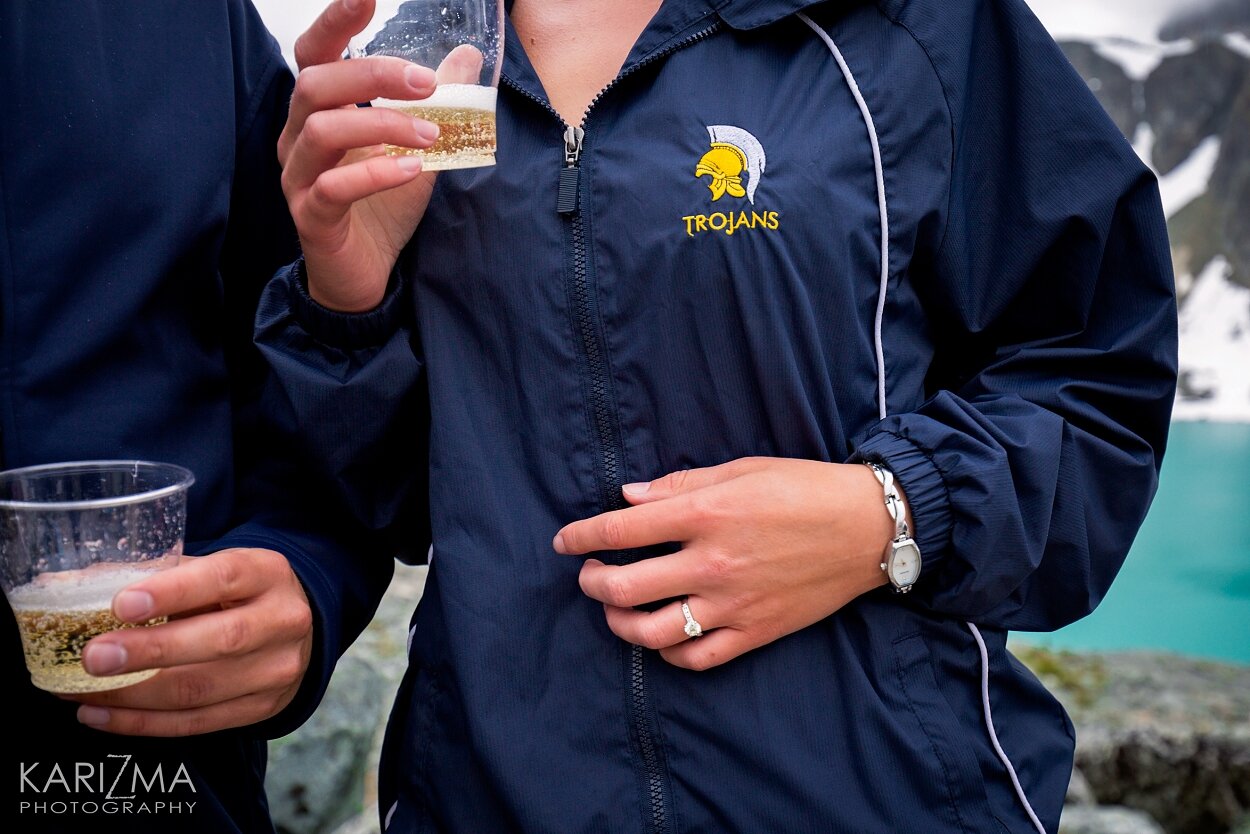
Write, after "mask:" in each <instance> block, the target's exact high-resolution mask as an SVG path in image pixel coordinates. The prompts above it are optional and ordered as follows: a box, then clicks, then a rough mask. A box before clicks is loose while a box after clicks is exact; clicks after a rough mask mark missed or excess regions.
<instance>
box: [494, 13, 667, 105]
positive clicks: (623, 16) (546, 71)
mask: <svg viewBox="0 0 1250 834" xmlns="http://www.w3.org/2000/svg"><path fill="white" fill-rule="evenodd" d="M660 2H661V0H516V1H515V2H514V3H513V5H512V14H511V18H512V26H513V28H514V29H516V32H517V35H518V36H520V38H521V42H522V43H523V44H524V45H525V52H526V54H527V55H528V56H529V59H530V63H532V64H533V65H534V70H535V71H536V72H537V73H538V78H539V80H541V81H542V83H543V88H544V89H545V90H546V91H547V98H548V99H549V100H550V101H551V106H552V107H554V108H555V110H556V112H557V113H559V114H560V116H561V118H563V119H564V121H565V122H566V123H568V124H570V125H578V124H581V122H582V117H583V116H584V115H585V113H586V108H588V107H589V106H590V103H591V102H592V101H593V100H594V98H595V96H597V95H599V92H600V91H601V90H602V89H603V88H604V87H606V86H607V85H608V84H609V83H611V81H612V79H613V78H615V77H616V74H617V73H618V72H620V69H621V66H622V65H623V64H624V63H625V59H626V58H627V57H629V51H630V49H632V48H633V46H634V42H635V41H637V40H638V36H639V35H641V34H642V31H643V30H644V29H645V28H646V27H647V23H648V22H649V21H650V20H651V18H652V17H653V16H654V15H655V13H656V11H657V10H658V9H659V8H660Z"/></svg>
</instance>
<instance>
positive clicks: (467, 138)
mask: <svg viewBox="0 0 1250 834" xmlns="http://www.w3.org/2000/svg"><path fill="white" fill-rule="evenodd" d="M503 15H504V9H503V0H378V3H377V11H376V12H375V13H374V16H373V20H372V21H370V23H369V25H368V26H367V27H366V28H365V30H364V31H363V32H361V33H360V35H358V36H357V37H356V38H355V39H353V41H352V45H351V49H350V55H351V57H352V58H369V57H372V56H379V55H389V56H392V57H397V58H403V59H404V60H407V61H412V62H414V63H417V64H421V65H422V66H427V67H432V68H434V70H435V72H436V74H437V76H438V88H437V89H436V90H435V91H434V94H433V95H431V96H430V97H429V98H427V99H423V100H420V101H400V100H395V99H375V100H374V101H373V102H372V104H373V106H374V107H389V108H391V109H394V110H399V111H400V112H403V113H407V114H408V115H410V116H418V117H420V118H422V119H426V120H427V121H431V122H433V123H435V124H437V125H438V128H439V131H440V133H439V137H438V140H437V141H436V142H435V143H434V145H433V146H432V147H430V148H427V149H424V150H422V149H417V148H401V147H396V146H394V145H387V146H386V152H387V153H388V154H390V155H392V156H398V155H406V156H419V157H421V159H422V167H423V168H424V170H426V171H445V170H449V169H452V168H477V167H481V166H484V165H494V164H495V99H496V94H497V91H498V87H499V70H500V67H501V64H502V61H503V33H504V25H503V20H504V18H503Z"/></svg>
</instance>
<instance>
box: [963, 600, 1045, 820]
mask: <svg viewBox="0 0 1250 834" xmlns="http://www.w3.org/2000/svg"><path fill="white" fill-rule="evenodd" d="M967 626H968V629H969V630H970V631H971V632H972V636H973V637H974V638H975V639H976V641H977V649H978V650H979V651H980V652H981V708H982V711H983V712H984V713H985V729H987V730H989V733H990V743H991V744H993V745H994V752H995V753H996V754H998V759H999V761H1001V762H1002V763H1003V767H1005V768H1007V775H1008V776H1010V777H1011V784H1012V786H1013V787H1014V788H1015V789H1016V796H1018V797H1020V803H1021V804H1022V805H1024V810H1025V812H1027V813H1028V815H1029V821H1030V822H1032V823H1033V827H1034V828H1036V829H1037V831H1038V834H1046V828H1045V826H1043V825H1042V821H1041V820H1039V819H1038V818H1037V814H1035V813H1034V812H1033V806H1032V805H1030V804H1029V798H1028V797H1027V796H1025V793H1024V787H1023V786H1022V785H1021V784H1020V777H1019V776H1017V775H1016V769H1015V767H1013V766H1012V764H1011V759H1009V758H1007V753H1006V752H1005V751H1004V750H1003V746H1002V745H1001V744H999V743H998V732H997V731H996V730H995V729H994V716H993V715H992V714H991V712H990V655H989V652H988V651H987V650H986V648H985V640H984V639H982V637H981V629H979V628H977V627H976V626H975V625H973V624H972V623H967Z"/></svg>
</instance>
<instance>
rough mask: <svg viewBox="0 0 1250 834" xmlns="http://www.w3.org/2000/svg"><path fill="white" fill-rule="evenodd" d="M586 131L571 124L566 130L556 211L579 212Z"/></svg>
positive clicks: (565, 212)
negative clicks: (579, 192) (579, 188)
mask: <svg viewBox="0 0 1250 834" xmlns="http://www.w3.org/2000/svg"><path fill="white" fill-rule="evenodd" d="M585 136H586V131H584V130H582V129H581V128H580V127H573V126H570V127H569V128H568V129H566V130H565V131H564V167H563V168H562V169H561V170H560V196H559V198H558V199H557V200H556V211H558V212H559V213H560V214H577V192H578V188H577V185H578V178H579V175H580V174H581V168H579V167H578V166H579V165H580V164H581V161H582V139H583V138H585Z"/></svg>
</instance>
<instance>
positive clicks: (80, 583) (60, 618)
mask: <svg viewBox="0 0 1250 834" xmlns="http://www.w3.org/2000/svg"><path fill="white" fill-rule="evenodd" d="M151 574H152V571H151V570H144V569H141V568H135V567H133V566H125V567H115V566H109V565H96V566H93V567H91V568H87V569H85V570H79V571H63V572H60V573H45V574H42V575H40V576H39V577H37V578H36V579H35V580H34V581H33V582H28V583H27V584H25V585H21V586H19V587H17V588H14V589H13V590H12V591H9V593H8V597H9V604H10V605H11V606H12V608H13V614H14V617H15V619H16V620H17V627H18V631H19V632H20V633H21V637H22V648H23V650H24V651H25V653H26V666H27V668H28V669H29V670H30V676H31V681H32V682H33V683H34V684H35V686H37V687H39V688H40V689H44V690H47V691H49V692H100V691H103V690H107V689H119V688H121V687H123V686H129V685H130V684H132V683H138V682H139V681H142V680H146V679H148V678H150V677H152V676H153V675H155V674H156V671H155V670H144V671H142V672H130V673H127V674H124V675H111V676H109V677H99V678H97V677H93V676H92V675H89V674H87V672H86V670H85V669H83V667H82V649H83V646H85V645H86V644H87V641H88V640H90V639H91V638H93V637H95V636H96V635H99V634H104V633H105V632H109V631H116V630H118V629H122V628H135V627H136V625H135V624H133V623H124V622H122V621H121V620H119V619H117V618H116V617H114V616H113V611H112V606H113V595H114V594H116V593H117V592H118V591H120V590H121V589H122V588H124V587H126V586H127V585H130V584H131V583H133V582H138V581H139V580H141V579H145V578H146V577H148V576H151ZM163 622H165V618H164V617H161V618H158V619H155V620H152V621H150V622H148V623H146V625H156V624H157V623H163Z"/></svg>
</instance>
